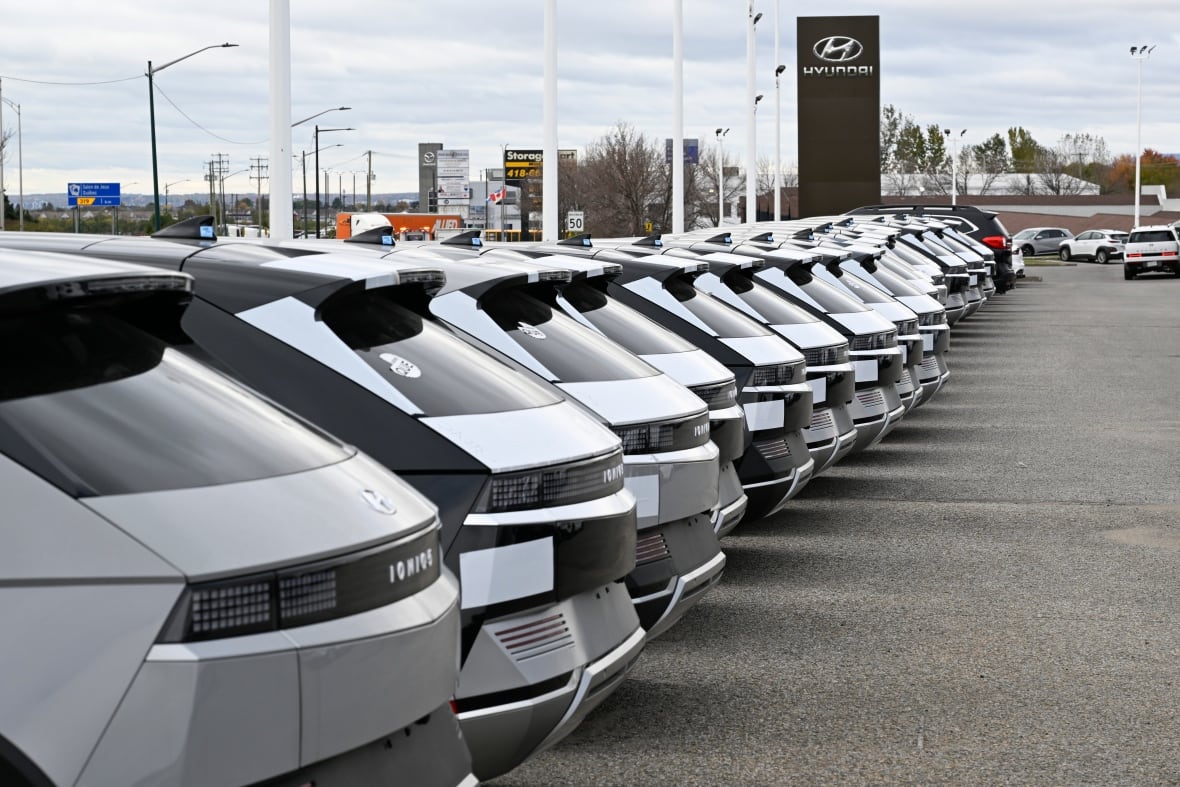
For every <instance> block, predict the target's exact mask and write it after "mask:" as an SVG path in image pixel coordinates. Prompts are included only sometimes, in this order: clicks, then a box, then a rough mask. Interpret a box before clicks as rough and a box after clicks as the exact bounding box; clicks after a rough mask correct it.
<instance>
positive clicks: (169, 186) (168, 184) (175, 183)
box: [164, 178, 188, 214]
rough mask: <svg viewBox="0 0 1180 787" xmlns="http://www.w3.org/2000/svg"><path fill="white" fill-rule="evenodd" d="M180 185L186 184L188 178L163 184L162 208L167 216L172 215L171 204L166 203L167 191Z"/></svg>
mask: <svg viewBox="0 0 1180 787" xmlns="http://www.w3.org/2000/svg"><path fill="white" fill-rule="evenodd" d="M181 183H188V178H185V179H184V180H177V181H174V182H172V183H165V184H164V207H165V208H167V209H168V213H169V214H171V213H172V203H170V202H169V201H168V189H170V188H172V187H173V186H179V185H180V184H181Z"/></svg>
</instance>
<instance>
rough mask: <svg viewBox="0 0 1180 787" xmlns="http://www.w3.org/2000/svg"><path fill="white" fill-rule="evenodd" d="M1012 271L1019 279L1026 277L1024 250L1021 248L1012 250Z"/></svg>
mask: <svg viewBox="0 0 1180 787" xmlns="http://www.w3.org/2000/svg"><path fill="white" fill-rule="evenodd" d="M1011 264H1012V273H1013V275H1015V276H1016V278H1018V279H1023V278H1024V252H1022V251H1021V250H1020V249H1013V250H1012V260H1011Z"/></svg>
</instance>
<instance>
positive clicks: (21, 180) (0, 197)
mask: <svg viewBox="0 0 1180 787" xmlns="http://www.w3.org/2000/svg"><path fill="white" fill-rule="evenodd" d="M0 104H7V105H8V106H10V107H12V108H13V109H15V110H16V168H17V188H18V189H19V191H18V192H17V193H18V195H19V199H20V203H19V204H18V205H17V213H18V215H19V216H20V230H21V232H24V230H25V163H24V156H25V154H24V147H25V146H24V143H23V142H22V141H21V139H22V132H21V117H20V104H17V103H15V102H14V101H12V100H10V99H7V98H0ZM3 132H4V124H3V123H0V136H2V135H3ZM3 174H4V170H3V169H2V168H0V179H2V176H3ZM3 208H4V189H3V187H2V186H0V214H2V213H3ZM3 222H4V217H3V215H0V228H3V226H4V224H3Z"/></svg>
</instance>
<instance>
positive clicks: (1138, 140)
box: [1131, 44, 1155, 229]
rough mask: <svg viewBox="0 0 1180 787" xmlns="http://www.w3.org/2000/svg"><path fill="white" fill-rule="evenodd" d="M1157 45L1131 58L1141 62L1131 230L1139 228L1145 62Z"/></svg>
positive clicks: (1141, 48) (1135, 48) (1133, 52)
mask: <svg viewBox="0 0 1180 787" xmlns="http://www.w3.org/2000/svg"><path fill="white" fill-rule="evenodd" d="M1153 49H1155V44H1150V45H1148V44H1144V45H1143V46H1133V47H1131V57H1133V58H1134V59H1135V60H1138V61H1139V80H1138V88H1137V90H1136V98H1135V218H1134V221H1133V223H1132V224H1131V229H1135V228H1136V227H1138V226H1139V189H1140V186H1139V173H1140V164H1141V163H1142V161H1143V115H1142V109H1143V61H1144V60H1146V59H1147V58H1149V57H1151V50H1153Z"/></svg>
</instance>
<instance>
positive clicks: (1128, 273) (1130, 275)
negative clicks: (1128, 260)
mask: <svg viewBox="0 0 1180 787" xmlns="http://www.w3.org/2000/svg"><path fill="white" fill-rule="evenodd" d="M1123 278H1124V279H1126V280H1127V281H1130V280H1131V279H1133V278H1135V274H1133V273H1131V271H1129V270H1128V269H1126V268H1123Z"/></svg>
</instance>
